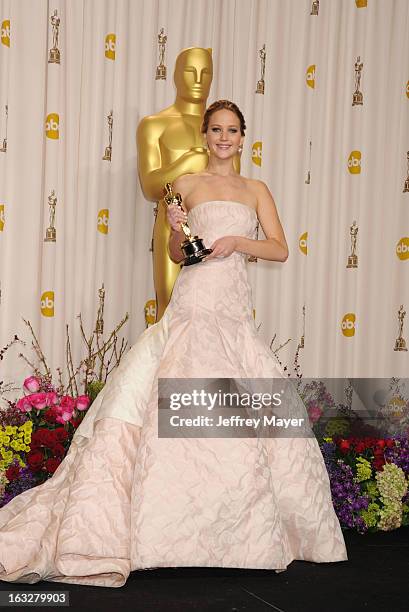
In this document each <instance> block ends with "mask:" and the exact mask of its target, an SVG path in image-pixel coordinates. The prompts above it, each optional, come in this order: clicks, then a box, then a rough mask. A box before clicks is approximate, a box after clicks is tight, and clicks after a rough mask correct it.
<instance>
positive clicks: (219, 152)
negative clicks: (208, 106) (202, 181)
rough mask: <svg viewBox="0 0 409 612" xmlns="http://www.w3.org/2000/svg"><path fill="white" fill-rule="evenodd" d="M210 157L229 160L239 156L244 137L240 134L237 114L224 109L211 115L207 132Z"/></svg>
mask: <svg viewBox="0 0 409 612" xmlns="http://www.w3.org/2000/svg"><path fill="white" fill-rule="evenodd" d="M206 140H207V144H208V146H209V152H210V155H215V156H216V157H218V158H219V159H228V158H230V157H233V156H234V155H236V154H237V150H238V148H239V146H240V145H242V144H243V141H244V136H242V135H241V133H240V119H239V118H238V117H237V115H236V113H233V111H231V110H227V109H225V108H222V109H221V110H218V111H215V112H214V113H212V114H211V115H210V119H209V125H208V128H207V132H206Z"/></svg>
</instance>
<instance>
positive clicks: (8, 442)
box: [3, 436, 10, 446]
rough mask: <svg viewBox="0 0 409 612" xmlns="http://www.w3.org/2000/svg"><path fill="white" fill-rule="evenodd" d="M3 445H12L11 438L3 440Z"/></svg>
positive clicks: (6, 437)
mask: <svg viewBox="0 0 409 612" xmlns="http://www.w3.org/2000/svg"><path fill="white" fill-rule="evenodd" d="M3 444H4V446H6V445H9V444H10V436H4V438H3Z"/></svg>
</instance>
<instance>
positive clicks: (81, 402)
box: [76, 395, 90, 410]
mask: <svg viewBox="0 0 409 612" xmlns="http://www.w3.org/2000/svg"><path fill="white" fill-rule="evenodd" d="M89 403H90V399H89V397H88V395H79V396H78V397H77V401H76V407H77V410H86V409H87V408H88V406H89Z"/></svg>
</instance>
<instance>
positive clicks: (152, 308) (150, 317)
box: [145, 300, 156, 326]
mask: <svg viewBox="0 0 409 612" xmlns="http://www.w3.org/2000/svg"><path fill="white" fill-rule="evenodd" d="M155 319H156V302H155V300H148V301H147V302H146V304H145V321H146V325H147V326H148V325H153V324H154V323H155Z"/></svg>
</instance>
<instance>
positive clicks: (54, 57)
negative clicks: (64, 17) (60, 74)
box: [48, 9, 61, 64]
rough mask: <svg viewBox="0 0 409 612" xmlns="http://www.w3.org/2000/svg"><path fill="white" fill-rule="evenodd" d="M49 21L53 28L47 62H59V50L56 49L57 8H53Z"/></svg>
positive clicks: (58, 22) (58, 25)
mask: <svg viewBox="0 0 409 612" xmlns="http://www.w3.org/2000/svg"><path fill="white" fill-rule="evenodd" d="M50 21H51V26H52V28H53V46H52V47H51V49H50V52H49V56H48V63H49V64H59V63H60V59H61V54H60V50H59V49H58V34H59V32H58V30H59V27H60V18H59V17H58V14H57V9H55V10H54V13H53V14H52V15H51V17H50Z"/></svg>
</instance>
